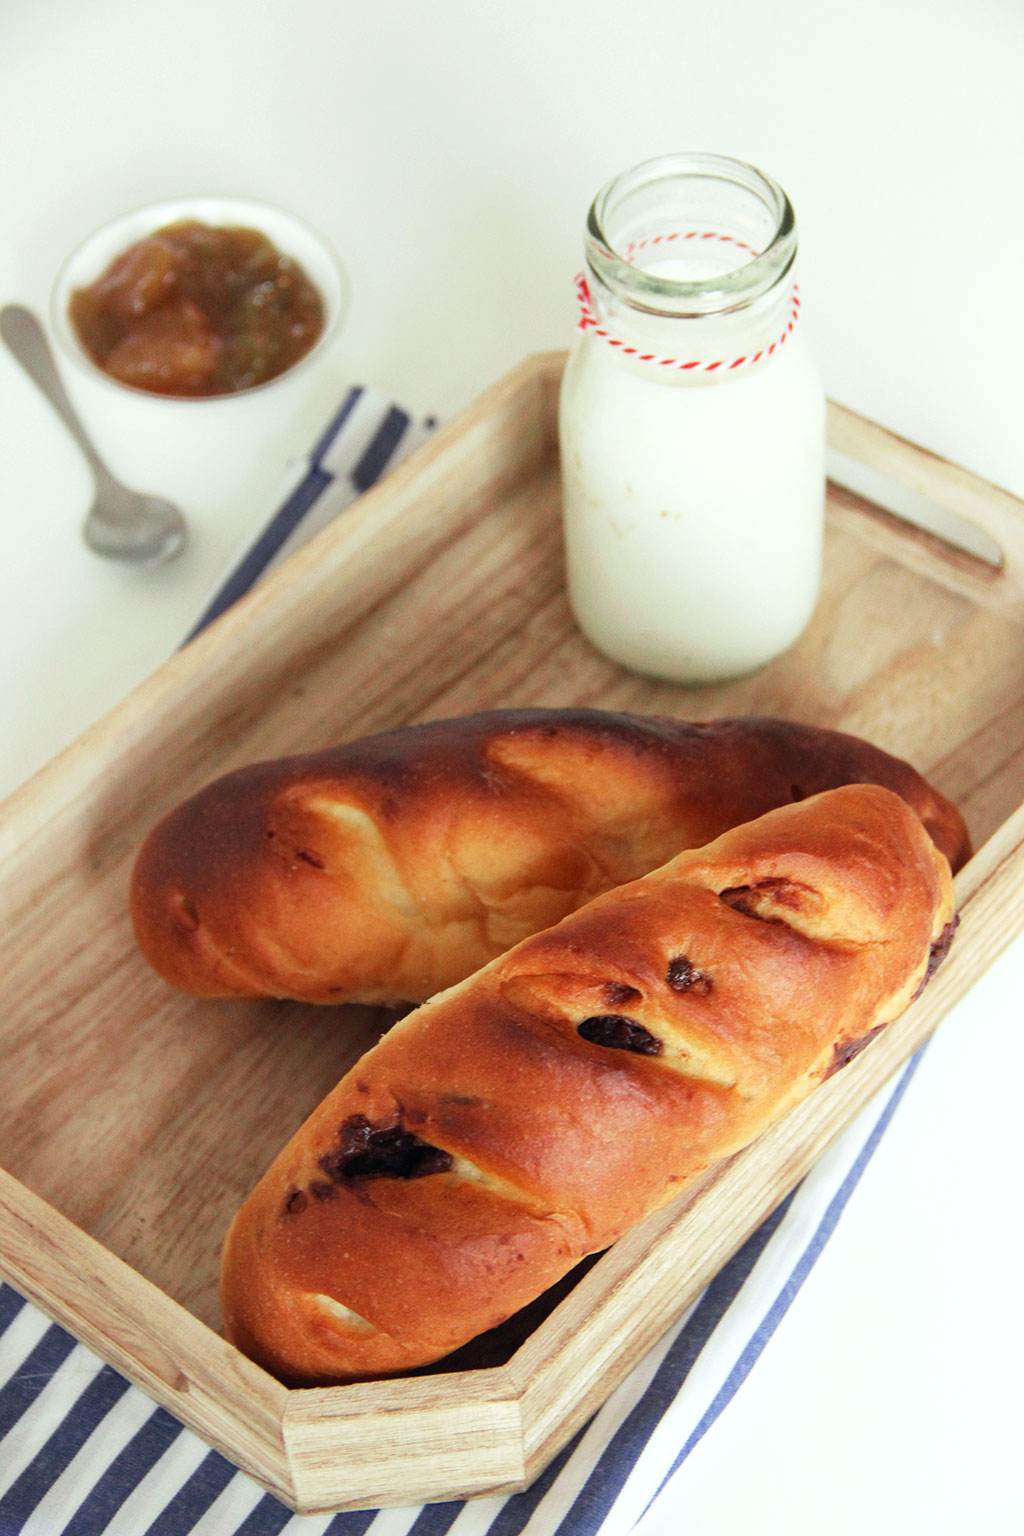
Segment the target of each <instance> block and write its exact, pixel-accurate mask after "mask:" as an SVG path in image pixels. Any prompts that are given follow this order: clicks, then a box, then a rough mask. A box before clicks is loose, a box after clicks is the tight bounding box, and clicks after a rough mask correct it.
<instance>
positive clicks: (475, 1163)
mask: <svg viewBox="0 0 1024 1536" xmlns="http://www.w3.org/2000/svg"><path fill="white" fill-rule="evenodd" d="M953 926H954V913H953V892H952V882H951V879H950V874H949V866H948V864H947V861H946V859H945V857H944V856H943V855H942V854H940V853H939V852H938V851H937V850H936V848H935V847H934V845H933V844H932V843H931V842H930V841H929V839H928V837H927V836H926V835H925V833H924V831H923V829H922V826H921V823H920V821H919V820H918V819H917V817H916V816H915V815H914V814H913V812H911V811H910V810H909V809H908V808H907V806H906V805H905V804H904V802H903V801H902V800H900V799H899V798H898V797H897V796H895V795H894V794H892V793H891V791H889V790H886V789H881V788H878V787H875V786H866V785H857V786H851V787H848V788H843V789H836V790H832V791H829V792H827V793H825V794H822V795H819V796H817V797H815V798H813V799H810V800H806V801H803V802H801V803H798V804H793V805H789V806H785V807H783V808H781V809H779V810H775V811H771V812H769V813H768V814H767V815H766V816H763V817H761V818H760V819H758V820H756V821H753V822H750V823H749V824H747V825H744V826H740V827H737V828H735V829H734V830H732V831H729V832H727V833H725V834H724V835H723V836H722V837H720V838H718V839H717V841H715V842H713V843H712V844H710V845H709V846H708V847H706V848H702V849H698V850H693V851H689V852H685V853H682V854H680V855H679V856H678V857H677V858H675V859H673V860H672V861H671V862H670V863H669V864H667V865H666V866H665V867H664V868H663V869H660V870H658V871H656V872H654V873H652V874H649V875H647V876H646V877H645V878H643V879H640V880H637V881H636V882H634V883H633V884H630V885H627V886H624V887H621V888H619V889H617V890H614V891H612V892H610V893H608V894H606V895H604V896H601V897H598V898H597V899H596V900H595V901H593V902H591V903H590V904H589V905H588V906H586V907H585V908H583V909H582V910H581V911H578V912H576V913H574V914H573V915H572V916H570V917H567V918H566V919H565V920H564V921H563V922H562V923H560V924H559V925H558V926H557V927H555V928H553V929H551V930H549V931H547V932H545V933H541V934H538V935H535V936H534V937H532V938H529V939H526V940H525V941H524V942H523V943H521V944H520V945H518V946H517V947H516V948H515V949H513V950H511V951H510V952H509V953H508V954H506V955H504V956H503V957H501V958H500V959H498V960H495V961H493V962H492V963H491V964H490V965H488V966H487V967H486V968H485V969H484V970H482V971H480V972H479V973H478V974H477V975H475V976H473V977H471V978H470V979H469V980H467V981H465V982H463V983H462V984H460V985H459V986H457V987H454V988H452V989H451V990H450V991H448V992H446V993H444V994H442V995H441V996H439V997H436V998H434V999H433V1000H432V1001H431V1002H429V1003H427V1004H425V1005H424V1006H423V1007H422V1008H419V1009H417V1010H416V1011H415V1012H413V1013H411V1014H409V1015H408V1016H407V1017H406V1018H405V1019H403V1020H402V1021H401V1022H399V1023H398V1024H396V1025H395V1026H394V1028H393V1029H392V1030H391V1032H390V1033H389V1034H387V1035H386V1036H385V1037H384V1038H383V1040H382V1041H381V1042H380V1044H379V1045H377V1046H376V1047H375V1048H374V1049H373V1050H372V1051H370V1052H369V1053H368V1054H367V1055H365V1056H364V1057H363V1058H362V1060H361V1061H359V1062H358V1063H357V1064H356V1066H355V1067H354V1068H353V1069H352V1071H351V1072H349V1073H348V1074H347V1076H346V1077H344V1078H343V1079H342V1081H341V1082H340V1083H339V1085H338V1086H337V1088H335V1089H334V1091H333V1092H332V1093H331V1094H330V1095H329V1096H328V1097H327V1098H326V1099H325V1100H324V1102H323V1103H322V1104H321V1105H320V1107H319V1108H318V1109H317V1110H316V1111H315V1113H314V1114H313V1115H312V1116H311V1117H310V1118H309V1120H307V1122H306V1123H305V1125H304V1126H303V1127H302V1128H301V1130H299V1132H298V1133H297V1134H296V1135H295V1137H294V1138H293V1139H292V1141H291V1142H290V1143H289V1144H288V1146H287V1147H286V1148H285V1149H284V1151H283V1152H282V1153H281V1155H280V1156H279V1157H278V1159H277V1160H276V1162H275V1163H274V1165H273V1167H272V1168H271V1169H270V1171H269V1172H268V1173H267V1174H266V1175H265V1176H264V1178H263V1179H262V1180H261V1181H260V1183H259V1184H258V1185H257V1187H256V1188H255V1190H254V1191H253V1193H252V1194H251V1195H250V1196H249V1198H248V1200H247V1201H246V1203H245V1204H244V1205H243V1206H242V1208H241V1210H240V1212H239V1213H238V1215H237V1216H236V1218H235V1221H234V1223H233V1225H232V1227H231V1230H230V1232H229V1234H228V1238H227V1241H226V1244H225V1251H224V1264H223V1276H222V1297H223V1305H224V1315H225V1321H226V1326H227V1333H228V1337H229V1338H231V1339H233V1340H234V1341H235V1342H236V1343H237V1344H238V1345H239V1347H240V1348H241V1349H242V1350H244V1351H245V1352H246V1353H247V1354H250V1355H252V1356H253V1357H254V1358H255V1359H256V1360H258V1361H260V1362H261V1363H262V1364H263V1365H264V1366H266V1367H267V1368H268V1369H269V1370H271V1371H273V1372H275V1373H277V1374H279V1375H280V1376H281V1377H282V1378H283V1379H285V1380H287V1381H293V1382H302V1381H306V1382H309V1381H340V1380H346V1379H352V1378H356V1377H360V1376H368V1375H376V1374H387V1373H395V1372H402V1371H407V1370H409V1369H410V1368H413V1367H416V1366H419V1365H421V1364H424V1363H426V1362H428V1361H431V1360H434V1359H437V1358H439V1357H440V1356H442V1355H444V1354H447V1353H448V1352H450V1351H451V1350H453V1349H455V1348H456V1347H458V1346H460V1345H461V1344H463V1343H464V1342H465V1341H467V1340H468V1339H470V1338H472V1337H474V1336H475V1335H476V1334H478V1333H481V1332H483V1331H484V1330H486V1329H488V1328H491V1327H493V1326H495V1325H496V1324H497V1323H499V1322H500V1321H502V1320H503V1319H504V1318H505V1317H506V1316H508V1315H509V1314H511V1313H512V1312H514V1311H516V1310H518V1309H519V1308H520V1307H522V1306H523V1305H525V1304H526V1303H527V1302H528V1301H529V1300H531V1299H532V1298H533V1297H535V1296H537V1295H538V1294H539V1293H540V1292H541V1291H543V1290H545V1289H546V1288H547V1287H548V1286H550V1285H552V1284H553V1283H554V1282H555V1281H556V1280H557V1279H558V1278H559V1277H560V1276H561V1275H563V1274H564V1273H566V1272H567V1271H568V1270H569V1269H570V1268H571V1267H572V1266H573V1265H574V1264H575V1263H577V1262H578V1261H579V1260H580V1259H581V1258H582V1257H584V1256H585V1255H586V1254H588V1253H591V1252H594V1251H597V1250H599V1249H603V1248H605V1247H607V1246H608V1244H609V1243H612V1242H614V1241H615V1239H616V1238H618V1237H619V1236H620V1234H621V1233H623V1232H624V1231H625V1230H626V1229H627V1228H628V1227H630V1226H632V1225H633V1224H634V1223H635V1222H637V1221H639V1220H640V1219H641V1218H642V1217H643V1216H645V1215H646V1214H647V1213H648V1212H650V1211H652V1210H654V1209H655V1208H657V1207H658V1206H660V1205H662V1204H663V1203H665V1202H666V1201H667V1200H669V1199H670V1198H671V1197H672V1196H673V1195H674V1194H675V1193H676V1192H677V1191H678V1190H679V1189H680V1187H681V1186H682V1185H684V1184H685V1183H686V1182H687V1181H688V1180H691V1179H692V1178H693V1177H694V1176H695V1175H697V1174H699V1173H700V1172H701V1171H703V1170H704V1169H705V1168H707V1167H708V1166H709V1164H711V1163H712V1162H715V1161H717V1160H718V1159H720V1158H722V1157H724V1156H726V1155H728V1154H729V1153H731V1152H733V1151H735V1150H737V1149H738V1148H740V1147H741V1146H743V1145H745V1144H746V1143H747V1142H749V1141H750V1140H751V1139H752V1138H753V1137H755V1136H756V1135H757V1134H758V1133H759V1132H760V1131H761V1130H763V1129H764V1128H765V1126H767V1125H768V1124H769V1123H770V1122H771V1121H772V1120H773V1119H775V1118H776V1117H777V1116H778V1115H780V1114H781V1113H782V1112H783V1111H784V1110H785V1109H787V1108H788V1107H789V1106H790V1105H791V1104H793V1103H794V1102H796V1101H797V1100H798V1099H800V1098H801V1097H802V1096H804V1095H805V1094H806V1093H807V1092H809V1091H810V1089H811V1088H813V1087H814V1086H815V1084H817V1083H818V1082H820V1081H821V1079H822V1078H825V1077H827V1076H829V1074H830V1073H831V1072H833V1071H835V1070H836V1069H837V1068H838V1067H841V1066H843V1065H845V1063H846V1062H847V1061H849V1060H850V1059H851V1058H852V1057H853V1056H854V1055H855V1054H856V1053H857V1051H858V1050H859V1049H860V1048H861V1046H863V1045H864V1044H865V1043H866V1042H867V1040H868V1039H869V1038H870V1036H871V1035H872V1034H873V1033H874V1032H876V1031H877V1030H878V1029H879V1028H880V1027H881V1026H882V1025H884V1024H886V1023H888V1022H889V1021H891V1020H892V1019H894V1018H895V1017H896V1016H897V1015H898V1014H900V1013H901V1012H902V1011H903V1009H904V1008H905V1007H906V1006H907V1004H908V1003H909V1002H910V1001H911V999H912V998H913V996H914V995H915V992H916V991H917V990H918V989H919V988H920V987H921V986H922V984H923V983H924V981H925V980H926V979H927V977H928V975H929V974H930V972H931V969H932V968H933V967H934V965H935V964H937V963H938V960H939V959H940V958H941V956H942V954H943V953H944V952H945V949H946V948H947V947H948V943H949V940H950V939H951V937H952V931H953Z"/></svg>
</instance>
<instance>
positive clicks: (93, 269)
mask: <svg viewBox="0 0 1024 1536" xmlns="http://www.w3.org/2000/svg"><path fill="white" fill-rule="evenodd" d="M178 219H198V220H200V221H201V222H203V223H206V224H212V225H221V226H222V225H234V226H236V227H237V226H242V227H246V228H250V229H259V230H262V231H263V233H264V234H266V235H267V236H268V237H269V238H270V239H271V240H272V241H273V242H274V244H275V245H276V246H277V247H278V249H279V250H281V251H282V252H283V253H284V254H285V255H287V256H292V257H294V258H295V260H296V261H298V262H299V264H300V265H301V266H302V267H303V268H304V269H305V272H306V274H307V276H308V277H309V278H310V280H311V281H312V282H313V283H314V284H315V285H316V287H317V288H318V289H319V291H320V294H321V296H322V298H323V302H324V312H325V320H324V330H323V333H322V335H321V336H320V338H319V340H318V341H317V342H316V345H315V346H313V347H312V348H311V349H310V351H309V352H307V353H306V355H305V357H303V358H300V360H299V361H298V362H297V363H295V364H293V366H292V367H291V368H289V369H287V370H286V371H285V372H284V373H282V374H279V375H278V377H277V378H275V379H270V380H269V381H268V382H267V383H265V384H259V385H255V386H254V387H253V388H251V389H245V390H239V391H237V392H236V393H234V394H226V395H214V396H208V397H202V398H192V399H184V398H181V397H176V396H171V395H157V394H150V393H148V392H146V391H144V390H140V389H134V388H131V387H130V386H128V385H125V384H122V383H120V382H119V381H118V380H117V379H113V378H111V377H110V375H109V374H106V373H104V372H103V370H102V369H101V368H99V367H98V366H97V365H96V364H95V363H94V362H93V361H92V359H91V358H90V357H89V355H88V353H87V352H86V351H85V349H84V347H83V346H82V344H81V342H80V341H79V340H78V337H77V335H76V333H75V331H74V328H73V326H72V324H71V321H70V319H69V315H68V304H69V301H70V298H71V294H72V293H73V292H74V290H75V289H77V288H84V287H87V286H88V285H89V284H90V283H92V282H93V281H94V280H95V279H96V278H97V277H99V275H100V274H101V273H102V272H103V271H104V270H105V269H106V268H107V266H108V265H109V264H110V262H111V261H112V260H113V259H114V258H115V257H116V256H119V255H120V254H121V252H122V251H124V250H125V249H126V248H127V247H128V246H130V245H132V244H134V243H135V242H136V241H137V240H141V239H143V238H144V237H145V236H146V235H149V234H152V232H153V231H154V230H156V229H160V228H161V227H162V226H163V225H165V224H171V223H174V222H175V221H176V220H178ZM346 304H347V288H346V282H345V276H344V272H343V269H342V266H341V263H340V262H339V260H338V258H337V256H336V255H335V253H334V251H333V250H332V249H331V247H330V246H329V244H328V243H327V242H326V241H325V240H324V239H323V238H322V237H321V236H320V235H319V234H317V233H316V232H315V231H314V230H313V229H311V228H310V226H309V225H307V224H305V223H304V222H303V221H302V220H301V219H297V218H294V217H293V216H292V215H291V214H288V213H285V212H283V211H282V210H281V209H279V208H274V207H272V206H270V205H269V204H267V203H259V202H252V201H248V200H246V199H243V198H231V197H212V196H211V197H182V198H175V199H172V200H170V201H167V202H163V203H154V204H152V205H150V206H149V207H146V208H139V209H137V210H135V211H134V212H132V213H126V214H123V215H122V216H121V217H120V218H117V219H114V220H112V221H111V222H110V223H109V224H105V225H104V226H103V227H102V228H101V229H98V230H96V231H95V233H94V234H91V235H90V236H89V237H88V238H87V239H86V240H84V241H83V242H82V244H81V245H80V246H78V248H77V249H76V250H75V251H74V252H73V253H72V254H71V256H69V257H68V259H67V261H66V262H65V263H64V265H63V267H62V268H61V270H60V272H59V274H58V276H57V280H56V282H55V284H54V287H53V292H52V296H51V303H50V326H51V330H52V334H53V337H54V341H55V343H56V351H57V361H58V365H59V367H60V371H61V376H62V378H63V379H64V382H65V385H66V387H67V390H68V393H69V394H70V395H71V398H72V400H73V401H74V404H75V406H76V408H77V409H78V411H79V413H80V415H81V417H82V421H83V423H84V425H85V427H86V430H87V431H88V432H89V433H90V435H91V436H92V438H93V440H94V442H95V443H96V446H97V448H98V450H99V452H100V454H101V455H102V457H103V458H104V459H105V460H106V461H107V463H108V465H109V467H110V469H111V470H112V471H113V473H114V474H115V475H117V476H119V477H120V478H121V479H123V480H125V481H126V482H127V483H128V484H129V485H132V486H135V487H136V488H138V489H140V490H146V491H155V492H158V493H160V494H162V495H167V496H171V497H172V498H173V499H175V500H177V501H179V502H180V503H181V505H182V507H183V509H184V510H185V511H186V513H191V514H192V516H193V518H194V517H196V516H197V515H199V516H202V515H203V514H204V513H207V512H213V511H216V510H217V509H218V507H219V506H220V505H221V504H222V503H225V502H230V501H231V500H232V499H238V498H244V497H251V496H252V494H253V487H254V486H260V487H266V485H267V482H268V480H272V479H273V477H274V476H275V475H276V476H277V477H279V478H280V477H281V476H283V474H284V471H285V466H286V465H287V464H288V462H289V460H290V459H293V458H294V457H296V456H297V455H299V454H302V453H304V452H305V451H306V450H307V449H308V448H309V447H311V446H312V444H313V442H314V440H315V439H316V437H317V435H318V433H319V431H320V430H321V428H322V427H323V426H324V425H325V424H326V422H327V420H328V418H329V416H330V414H331V412H332V410H333V409H334V407H335V406H336V404H337V402H338V399H339V395H340V393H341V391H342V381H341V377H340V371H339V366H338V356H337V353H338V346H337V342H338V336H339V332H340V330H341V326H342V322H343V319H344V316H345V310H346Z"/></svg>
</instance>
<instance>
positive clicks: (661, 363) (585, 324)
mask: <svg viewBox="0 0 1024 1536" xmlns="http://www.w3.org/2000/svg"><path fill="white" fill-rule="evenodd" d="M673 240H724V241H728V242H729V244H730V245H738V246H740V247H741V249H743V250H745V251H750V252H751V254H752V255H754V256H759V255H760V254H761V253H760V252H759V251H755V250H754V248H753V246H751V245H746V244H745V243H744V242H743V241H742V240H735V239H734V238H733V237H732V235H720V234H718V233H716V232H715V231H713V230H711V231H707V232H705V231H701V230H688V231H686V232H685V233H684V232H682V231H675V232H673V233H671V234H666V235H651V236H650V237H649V238H648V239H646V240H633V241H631V242H630V243H629V245H627V247H626V249H625V251H624V253H623V255H624V257H625V259H626V261H629V262H632V260H633V258H634V256H635V255H636V253H637V251H640V250H643V248H644V247H645V246H648V245H664V244H668V243H669V242H670V241H673ZM576 297H577V299H578V300H579V306H580V318H579V322H578V325H577V329H578V330H580V331H589V332H590V333H591V334H592V335H594V336H599V337H600V338H601V340H602V341H606V342H607V343H608V345H609V346H610V347H615V348H617V350H618V351H619V352H621V353H622V354H623V356H625V357H634V358H636V360H637V362H639V363H653V364H654V365H655V366H656V367H658V368H678V369H680V370H683V371H690V370H694V369H697V370H699V371H701V372H703V373H714V372H716V371H717V370H718V369H720V368H724V369H726V370H727V371H728V370H731V369H733V368H742V367H744V366H745V365H748V364H751V363H759V362H760V361H761V359H762V358H764V357H771V356H772V354H773V353H775V352H777V351H778V350H779V348H780V347H781V346H783V344H784V343H785V341H786V339H787V338H788V337H789V336H790V335H791V334H792V332H793V328H794V327H795V325H796V322H797V320H798V319H799V318H800V289H799V288H798V286H797V284H796V283H794V284H793V292H792V295H791V298H790V307H789V318H788V320H787V322H786V328H785V330H784V331H783V332H782V335H781V336H779V337H778V339H777V340H776V341H773V342H771V343H770V344H769V345H768V346H767V347H761V348H760V349H759V350H758V351H757V352H749V353H744V354H743V356H742V357H734V358H718V359H717V360H715V361H713V362H705V361H703V360H702V359H700V358H694V359H693V360H692V361H684V360H683V359H682V358H678V357H661V356H659V355H658V353H656V352H642V351H641V350H640V348H639V347H632V346H630V345H629V343H628V342H626V341H623V340H622V338H621V336H615V335H614V334H613V333H612V332H611V331H609V330H608V329H607V327H605V326H603V325H602V324H601V322H600V319H599V317H598V315H597V311H596V310H595V309H594V304H593V301H592V299H591V297H590V288H589V287H588V285H587V279H586V276H585V274H584V273H582V272H580V273H579V274H578V276H577V278H576Z"/></svg>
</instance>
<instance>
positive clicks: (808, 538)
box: [559, 154, 825, 683]
mask: <svg viewBox="0 0 1024 1536" xmlns="http://www.w3.org/2000/svg"><path fill="white" fill-rule="evenodd" d="M585 245H586V270H585V272H584V273H583V274H582V275H581V276H580V278H578V279H577V287H578V294H579V300H580V323H579V334H578V339H577V343H576V346H575V347H574V349H573V351H572V354H571V356H570V358H569V362H568V365H567V367H566V372H565V376H564V380H563V384H562V393H561V401H560V409H559V422H560V438H561V456H562V485H563V499H564V518H565V543H566V562H567V580H568V588H569V598H570V601H571V604H572V608H573V612H574V614H575V617H576V620H577V623H578V624H579V626H580V628H581V629H582V630H583V632H584V634H585V635H586V636H587V637H588V639H590V640H591V642H592V643H593V644H594V645H595V646H596V647H597V649H598V650H600V651H602V652H603V653H604V654H605V655H606V656H608V657H610V658H611V659H612V660H613V661H616V662H618V663H620V664H621V665H622V666H624V667H627V668H629V669H630V670H632V671H635V672H640V673H644V674H647V675H648V676H653V677H658V678H667V679H669V680H670V681H673V682H680V683H703V682H713V681H716V680H720V679H725V678H729V677H736V676H739V675H741V674H743V673H746V672H750V671H753V670H754V669H755V668H757V667H759V666H761V665H762V664H763V663H765V662H767V661H769V660H770V659H771V658H772V657H773V656H777V655H778V654H779V653H780V652H781V651H784V650H785V649H786V648H787V647H788V646H789V645H791V644H792V643H793V641H795V640H796V639H797V637H798V636H799V635H800V633H801V631H802V630H803V629H804V627H805V625H806V624H807V621H808V619H809V618H810V616H811V612H812V610H813V608H814V605H815V600H816V597H817V593H818V584H819V579H820V569H821V544H822V526H823V515H824V495H825V467H824V457H825V399H824V393H823V389H822V384H821V380H820V377H819V375H818V372H817V369H816V368H815V365H814V362H813V359H812V358H811V356H810V354H809V352H808V350H807V347H806V344H805V339H804V336H803V329H802V327H801V326H800V324H799V323H798V321H799V304H800V299H799V292H798V289H797V286H796V282H795V279H794V261H795V258H796V249H797V240H796V224H795V220H794V217H793V209H792V207H791V206H790V202H789V199H788V197H787V196H786V194H785V192H784V191H783V190H782V188H781V187H780V186H778V185H777V184H776V183H775V182H774V181H772V180H771V179H770V178H769V177H768V176H765V175H763V174H762V173H761V172H760V171H757V170H755V169H754V167H753V166H749V165H745V164H743V163H742V162H740V161H736V160H730V159H726V158H724V157H722V156H718V155H699V154H685V155H668V156H664V157H663V158H661V159H657V160H652V161H648V162H647V163H646V164H644V165H640V166H638V167H636V168H635V169H634V170H631V171H627V172H626V173H625V174H624V175H622V176H619V177H617V178H616V179H615V180H614V181H612V182H610V183H609V184H608V185H607V186H606V187H605V188H604V190H603V191H601V192H600V193H599V194H598V196H597V197H596V198H595V200H594V203H593V205H592V207H591V209H590V213H589V216H588V219H587V228H586V240H585Z"/></svg>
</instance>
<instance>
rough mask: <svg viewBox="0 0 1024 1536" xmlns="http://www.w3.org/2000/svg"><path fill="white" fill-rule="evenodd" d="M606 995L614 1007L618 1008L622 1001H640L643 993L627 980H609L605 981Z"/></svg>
mask: <svg viewBox="0 0 1024 1536" xmlns="http://www.w3.org/2000/svg"><path fill="white" fill-rule="evenodd" d="M604 995H605V997H606V998H607V999H608V1001H609V1003H611V1005H612V1007H613V1008H616V1007H618V1006H619V1005H620V1004H622V1003H638V1002H639V1001H640V999H641V997H642V996H643V993H642V992H638V991H637V989H636V987H631V986H630V985H629V983H628V982H626V981H609V982H606V983H605V989H604Z"/></svg>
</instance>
